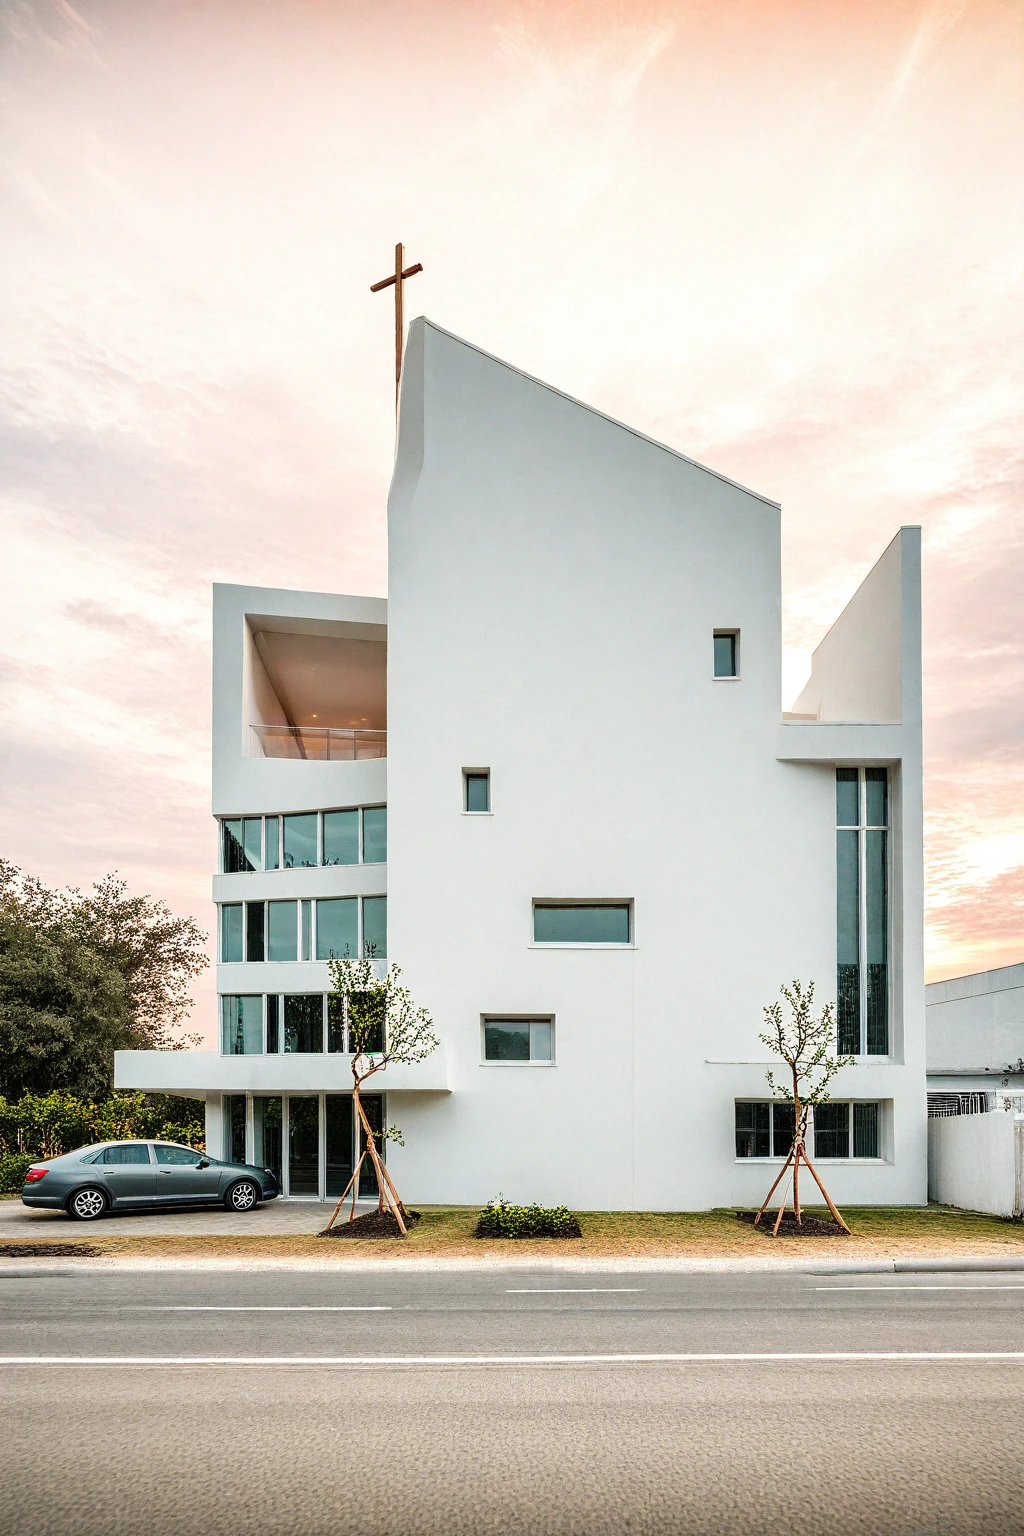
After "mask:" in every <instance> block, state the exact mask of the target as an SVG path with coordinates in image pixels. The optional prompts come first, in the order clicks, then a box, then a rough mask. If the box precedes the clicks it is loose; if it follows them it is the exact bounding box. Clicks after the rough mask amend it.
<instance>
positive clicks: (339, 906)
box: [316, 896, 359, 960]
mask: <svg viewBox="0 0 1024 1536" xmlns="http://www.w3.org/2000/svg"><path fill="white" fill-rule="evenodd" d="M358 953H359V901H358V898H357V897H355V896H339V897H336V898H333V899H331V900H329V901H318V902H317V904H316V957H317V959H318V960H353V959H355V957H356V956H357V955H358Z"/></svg>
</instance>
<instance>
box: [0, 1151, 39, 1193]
mask: <svg viewBox="0 0 1024 1536" xmlns="http://www.w3.org/2000/svg"><path fill="white" fill-rule="evenodd" d="M38 1161H39V1159H38V1158H36V1157H33V1156H32V1155H31V1154H30V1153H28V1152H5V1153H4V1154H3V1155H2V1156H0V1195H10V1194H18V1193H19V1191H20V1190H21V1186H22V1185H23V1184H24V1182H25V1170H26V1168H30V1167H31V1166H32V1164H33V1163H36V1162H38Z"/></svg>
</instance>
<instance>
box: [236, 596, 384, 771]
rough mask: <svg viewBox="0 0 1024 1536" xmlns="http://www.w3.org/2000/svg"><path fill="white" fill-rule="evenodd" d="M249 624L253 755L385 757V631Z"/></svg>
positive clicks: (335, 624)
mask: <svg viewBox="0 0 1024 1536" xmlns="http://www.w3.org/2000/svg"><path fill="white" fill-rule="evenodd" d="M246 617H247V624H248V630H249V645H248V651H247V657H246V663H245V674H246V675H245V680H244V683H243V696H244V697H243V708H244V710H245V714H244V716H243V718H244V719H245V720H246V721H247V724H248V727H249V731H248V741H247V744H246V746H245V748H244V750H245V751H246V752H247V753H248V754H249V756H251V757H271V758H284V759H288V760H291V761H293V762H301V761H306V762H314V763H358V762H364V761H367V760H368V759H373V758H382V757H386V756H387V741H388V737H387V724H388V721H387V630H386V628H385V627H384V626H383V625H377V624H356V623H348V622H345V621H340V620H327V619H319V620H311V619H297V618H296V619H287V618H272V617H267V616H258V615H255V614H248V615H247V616H246Z"/></svg>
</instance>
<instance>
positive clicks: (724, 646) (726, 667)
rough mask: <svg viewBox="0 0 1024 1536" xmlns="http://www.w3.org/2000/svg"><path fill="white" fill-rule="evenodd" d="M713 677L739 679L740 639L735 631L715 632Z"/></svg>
mask: <svg viewBox="0 0 1024 1536" xmlns="http://www.w3.org/2000/svg"><path fill="white" fill-rule="evenodd" d="M714 639H715V676H716V677H739V675H740V637H739V631H738V630H735V629H716V630H715V636H714Z"/></svg>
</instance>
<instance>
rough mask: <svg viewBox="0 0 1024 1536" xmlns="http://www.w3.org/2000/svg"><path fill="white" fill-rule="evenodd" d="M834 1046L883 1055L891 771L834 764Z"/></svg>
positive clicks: (885, 1048) (886, 1044) (886, 1036)
mask: <svg viewBox="0 0 1024 1536" xmlns="http://www.w3.org/2000/svg"><path fill="white" fill-rule="evenodd" d="M836 823H837V829H836V896H837V909H836V965H837V974H836V997H837V1004H838V1006H837V1026H838V1028H837V1044H838V1049H839V1051H840V1053H841V1054H842V1055H844V1056H863V1055H868V1056H885V1055H887V1054H888V1052H889V848H888V836H889V834H888V826H889V774H888V770H887V769H885V768H837V769H836Z"/></svg>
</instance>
